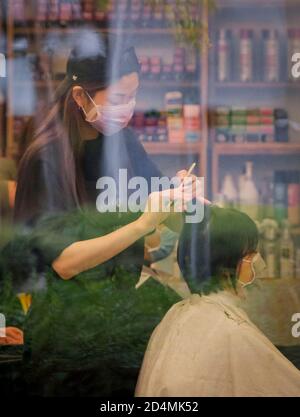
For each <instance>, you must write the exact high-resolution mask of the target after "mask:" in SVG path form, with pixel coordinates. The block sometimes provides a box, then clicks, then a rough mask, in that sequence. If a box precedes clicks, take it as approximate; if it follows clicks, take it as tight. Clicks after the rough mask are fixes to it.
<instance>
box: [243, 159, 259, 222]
mask: <svg viewBox="0 0 300 417" xmlns="http://www.w3.org/2000/svg"><path fill="white" fill-rule="evenodd" d="M252 169H253V163H252V162H249V161H248V162H246V170H245V174H244V175H242V176H241V177H240V179H239V206H240V210H241V211H243V212H244V213H246V214H248V216H249V217H251V218H252V219H253V220H257V219H258V209H259V207H258V203H259V194H258V191H257V188H256V186H255V183H254V181H253V177H252Z"/></svg>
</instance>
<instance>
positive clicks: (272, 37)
mask: <svg viewBox="0 0 300 417" xmlns="http://www.w3.org/2000/svg"><path fill="white" fill-rule="evenodd" d="M264 53H265V65H264V67H265V68H264V71H265V81H267V82H272V81H273V82H275V81H278V80H279V42H278V35H277V31H276V30H269V31H268V32H267V33H266V39H265V51H264Z"/></svg>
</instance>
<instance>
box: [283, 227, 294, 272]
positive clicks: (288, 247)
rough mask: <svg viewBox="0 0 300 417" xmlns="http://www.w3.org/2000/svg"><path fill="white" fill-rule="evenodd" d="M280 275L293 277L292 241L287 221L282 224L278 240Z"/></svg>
mask: <svg viewBox="0 0 300 417" xmlns="http://www.w3.org/2000/svg"><path fill="white" fill-rule="evenodd" d="M280 277H281V278H294V242H293V240H292V237H291V234H290V229H289V225H288V223H287V222H285V224H284V226H283V229H282V237H281V242H280Z"/></svg>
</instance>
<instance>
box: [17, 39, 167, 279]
mask: <svg viewBox="0 0 300 417" xmlns="http://www.w3.org/2000/svg"><path fill="white" fill-rule="evenodd" d="M86 36H87V35H86ZM120 43H121V44H120ZM138 87H139V64H138V60H137V57H136V54H135V51H134V49H133V48H132V47H131V48H127V47H125V46H124V44H122V42H121V41H120V40H118V39H116V38H115V37H111V36H109V37H107V36H104V35H99V34H96V33H91V34H89V35H88V36H87V39H85V38H84V36H83V37H82V39H81V40H80V41H79V42H78V45H76V47H75V48H74V49H73V50H72V52H71V55H70V57H69V60H68V63H67V75H66V78H65V80H64V81H63V82H62V85H61V86H60V87H59V88H58V90H57V92H56V100H55V102H54V104H53V106H52V108H51V109H50V110H49V112H48V114H47V115H46V117H45V118H43V119H42V120H40V121H37V126H36V130H35V136H34V140H33V142H32V144H31V146H30V147H29V148H28V149H27V151H26V153H25V155H24V157H23V159H22V161H21V166H20V171H19V178H18V187H17V196H16V207H15V219H16V221H17V222H21V223H25V224H26V225H29V226H34V225H35V224H36V222H37V221H38V219H40V218H41V217H43V216H44V215H45V214H51V213H59V212H68V211H70V210H72V209H74V208H76V207H82V206H85V205H90V206H92V207H94V208H95V206H96V198H97V189H96V183H97V180H98V179H99V178H101V177H104V176H109V177H112V178H114V179H115V180H116V182H118V175H119V170H120V169H126V170H127V175H128V180H130V178H132V177H134V176H142V177H144V178H145V179H146V180H147V182H148V184H149V186H150V180H151V177H160V176H161V174H160V172H159V170H158V169H157V168H156V166H155V165H154V164H153V163H152V162H151V160H150V159H149V158H148V155H147V154H146V152H145V150H144V148H143V147H142V145H141V144H140V143H139V141H138V140H137V138H136V137H135V136H134V134H133V132H132V131H131V130H130V129H128V128H127V125H128V123H129V121H130V119H131V117H132V115H133V112H134V108H135V99H136V94H137V90H138ZM174 216H175V214H174ZM167 217H168V216H167V214H166V213H163V214H162V213H152V214H151V213H144V214H143V215H142V216H140V217H139V218H137V219H136V220H135V221H133V222H131V223H130V224H128V225H125V226H124V227H122V228H120V229H118V230H116V231H114V232H113V233H109V234H107V235H105V236H102V237H95V238H93V239H80V241H76V237H72V239H70V241H68V239H67V238H66V239H65V240H63V239H62V240H63V243H62V244H61V245H60V244H58V245H57V248H56V250H54V251H52V258H53V259H50V261H51V262H52V263H51V264H52V267H53V269H54V270H55V271H56V272H57V274H58V275H59V276H60V277H61V278H63V279H71V278H73V277H75V276H76V275H78V274H79V273H81V272H83V271H86V270H89V269H91V268H94V267H95V266H97V265H100V264H102V263H104V262H105V261H107V260H109V259H111V258H113V257H115V256H116V255H117V254H119V253H120V252H122V251H124V250H125V249H127V248H129V247H130V246H131V245H133V244H134V242H136V241H137V240H138V239H140V238H141V237H143V236H144V235H145V234H147V233H149V232H150V231H152V230H153V229H155V227H156V226H157V225H158V224H159V223H161V222H162V221H164V220H165V219H166V218H167ZM171 217H172V216H171ZM116 226H117V225H116ZM140 262H141V265H140V267H141V266H142V262H143V260H142V256H141V257H140Z"/></svg>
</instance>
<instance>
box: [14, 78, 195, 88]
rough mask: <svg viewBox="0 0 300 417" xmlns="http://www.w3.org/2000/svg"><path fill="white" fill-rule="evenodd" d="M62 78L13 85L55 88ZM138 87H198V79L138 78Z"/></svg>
mask: <svg viewBox="0 0 300 417" xmlns="http://www.w3.org/2000/svg"><path fill="white" fill-rule="evenodd" d="M61 81H62V80H49V81H44V80H24V81H23V80H22V81H21V80H19V81H15V82H14V85H17V86H18V87H20V88H22V87H23V86H26V85H27V84H28V82H32V83H33V84H34V85H35V87H37V88H47V87H49V86H51V87H53V88H56V87H57V86H58V85H59V84H60V83H61ZM140 88H141V89H142V88H151V89H152V88H199V81H198V82H197V81H187V80H178V81H176V80H167V81H163V80H156V81H155V80H153V81H150V80H143V79H141V80H140Z"/></svg>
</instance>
